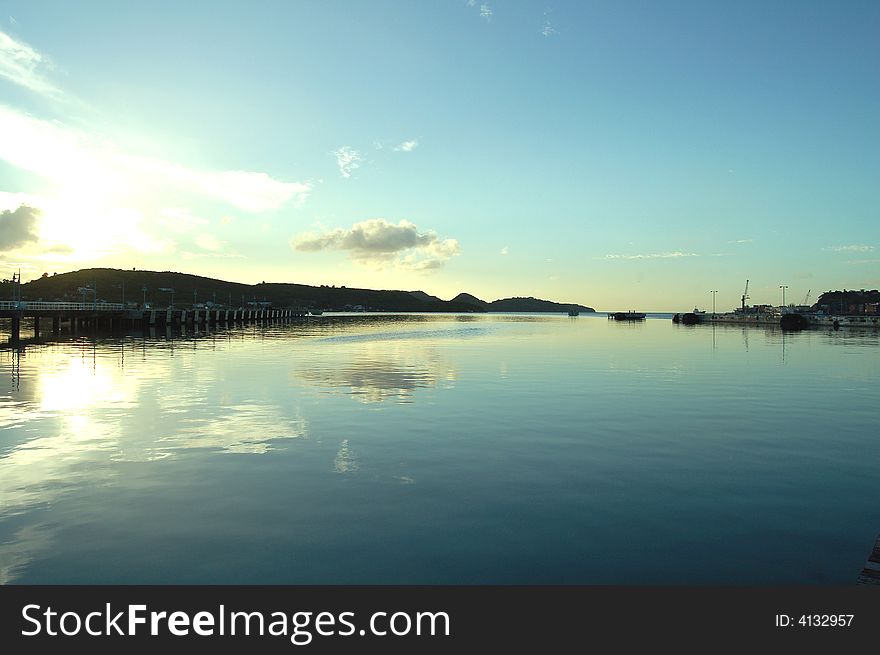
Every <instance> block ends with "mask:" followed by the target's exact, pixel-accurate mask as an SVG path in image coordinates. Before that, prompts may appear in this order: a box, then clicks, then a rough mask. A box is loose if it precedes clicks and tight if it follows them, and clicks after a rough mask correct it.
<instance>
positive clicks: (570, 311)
mask: <svg viewBox="0 0 880 655" xmlns="http://www.w3.org/2000/svg"><path fill="white" fill-rule="evenodd" d="M578 314H580V312H579V311H578V310H576V309H570V310H568V315H569V316H577V315H578Z"/></svg>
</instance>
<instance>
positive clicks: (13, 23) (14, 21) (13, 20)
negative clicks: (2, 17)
mask: <svg viewBox="0 0 880 655" xmlns="http://www.w3.org/2000/svg"><path fill="white" fill-rule="evenodd" d="M9 24H10V25H18V21H17V20H15V16H10V17H9Z"/></svg>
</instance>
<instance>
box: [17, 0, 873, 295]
mask: <svg viewBox="0 0 880 655" xmlns="http://www.w3.org/2000/svg"><path fill="white" fill-rule="evenodd" d="M878 191H880V3H877V2H875V1H873V0H871V1H868V2H857V1H849V2H841V3H829V2H812V1H809V0H791V1H781V2H773V3H767V2H752V1H736V2H733V1H730V2H713V3H706V2H702V1H689V0H669V1H668V2H649V1H643V2H632V1H628V0H615V1H609V2H583V1H575V2H553V3H547V2H531V1H521V2H515V1H512V0H507V1H505V0H487V1H486V2H482V1H481V0H475V1H471V0H432V1H431V2H403V1H395V2H392V1H385V0H371V1H370V2H350V1H332V0H328V1H292V0H291V1H287V0H284V1H278V2H272V1H268V0H266V1H261V2H253V3H243V2H236V3H232V2H220V1H213V2H205V1H201V0H198V1H193V2H185V3H181V2H163V1H155V0H154V1H151V2H126V3H123V4H120V3H118V2H115V1H114V2H99V1H92V0H83V1H82V2H76V3H59V2H50V1H44V0H26V1H24V2H17V1H13V2H6V1H3V2H0V277H4V278H6V277H11V275H12V272H13V271H14V270H18V269H19V268H20V269H21V271H22V275H23V278H24V279H25V280H28V279H32V278H35V277H38V276H39V275H41V274H42V273H44V272H48V273H50V274H51V273H54V272H57V273H61V272H66V271H70V270H77V269H80V268H86V267H94V266H101V267H113V268H139V269H148V270H172V271H181V272H187V273H195V274H199V275H206V276H210V277H217V278H221V279H225V280H233V281H240V282H248V283H255V282H260V281H263V280H265V281H267V282H268V281H272V282H297V283H303V284H315V285H320V284H328V285H330V284H335V285H346V286H349V287H366V288H375V289H407V290H416V289H420V290H424V291H426V292H428V293H431V294H434V295H437V296H440V297H441V298H444V299H449V298H452V297H453V296H455V295H456V294H458V293H459V292H462V291H465V292H468V293H471V294H473V295H476V296H478V297H480V298H483V299H485V300H494V299H496V298H502V297H509V296H514V295H517V296H536V297H540V298H546V299H552V300H557V301H564V302H579V303H583V304H586V305H590V306H592V307H596V308H597V309H606V310H626V309H636V310H642V311H652V310H653V311H662V310H673V311H681V310H689V309H690V308H692V307H694V306H699V307H700V308H707V307H708V308H711V305H712V294H711V293H710V292H711V291H713V290H717V291H718V293H717V296H716V298H717V308H718V310H719V311H720V310H722V309H731V308H733V307H734V306H738V304H739V298H740V295H741V294H742V292H743V287H744V286H745V281H746V279H748V280H750V285H749V295H750V298H751V302H753V303H772V304H780V303H781V300H782V298H781V293H782V292H781V290H780V285H786V286H787V290H786V293H787V296H786V302H801V301H803V300H804V298H805V297H806V294H807V293H808V292H810V293H811V300H815V298H816V297H817V296H818V295H819V294H820V293H821V292H822V291H826V290H830V289H839V288H849V289H860V288H868V289H873V288H877V287H878V286H880V220H878V219H880V216H878V213H880V212H878V209H880V202H878V196H880V193H878Z"/></svg>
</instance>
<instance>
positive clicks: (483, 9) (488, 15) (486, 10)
mask: <svg viewBox="0 0 880 655" xmlns="http://www.w3.org/2000/svg"><path fill="white" fill-rule="evenodd" d="M480 16H481V17H482V18H485V19H486V20H487V21H488V20H492V8H491V7H490V6H489V5H488V4H487V3H483V4H481V5H480Z"/></svg>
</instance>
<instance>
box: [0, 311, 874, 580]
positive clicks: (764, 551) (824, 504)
mask: <svg viewBox="0 0 880 655" xmlns="http://www.w3.org/2000/svg"><path fill="white" fill-rule="evenodd" d="M0 373H2V377H0V582H6V583H10V582H11V583H81V582H83V583H172V582H173V583H318V584H325V583H589V584H593V583H597V584H598V583H601V584H647V583H669V584H675V583H732V584H741V583H743V584H744V583H808V584H813V583H819V584H823V583H844V584H847V583H851V582H853V581H854V580H855V578H856V576H857V575H858V572H859V570H860V569H861V567H862V565H863V564H864V561H865V559H866V557H867V555H868V554H869V551H870V549H871V546H872V545H873V543H874V539H875V537H876V535H877V533H878V532H880V503H878V502H877V490H878V487H880V484H878V483H880V467H878V464H880V430H878V429H877V428H878V413H877V408H878V406H880V402H878V400H880V392H878V378H880V337H878V333H877V332H876V331H864V332H844V331H841V332H814V331H810V332H802V333H797V334H785V335H783V334H782V333H781V332H779V331H773V330H764V329H756V328H748V329H741V328H736V327H728V326H723V327H722V326H719V327H715V328H713V327H711V326H696V327H685V326H676V325H673V324H672V323H671V321H669V320H668V319H665V320H660V319H654V320H648V321H646V322H644V323H639V324H621V323H615V322H610V321H607V320H606V319H605V318H604V316H601V317H590V316H581V317H579V318H576V319H570V318H568V317H566V316H487V315H468V316H450V315H443V316H409V317H381V316H361V317H329V316H324V317H320V318H311V319H309V320H308V321H307V322H305V323H300V324H294V325H277V326H269V327H257V328H255V327H253V326H247V327H243V328H237V329H232V330H229V331H219V332H216V333H214V334H209V335H200V336H197V337H192V336H184V337H182V338H175V339H173V340H168V339H166V338H164V336H160V337H159V338H156V337H153V338H150V337H149V336H147V337H146V338H140V337H125V338H107V339H99V340H97V342H95V341H93V340H90V339H88V338H79V339H75V338H71V339H69V340H66V341H61V342H56V343H47V344H42V345H32V346H27V348H26V349H25V350H24V351H14V350H10V349H8V348H7V349H5V350H2V351H0Z"/></svg>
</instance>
